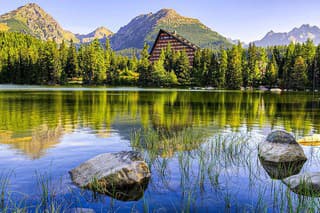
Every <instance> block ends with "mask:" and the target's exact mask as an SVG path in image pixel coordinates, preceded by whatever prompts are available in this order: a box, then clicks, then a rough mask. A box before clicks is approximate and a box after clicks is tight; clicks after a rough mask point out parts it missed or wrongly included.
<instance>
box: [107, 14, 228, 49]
mask: <svg viewBox="0 0 320 213" xmlns="http://www.w3.org/2000/svg"><path fill="white" fill-rule="evenodd" d="M160 29H164V30H167V31H176V32H177V33H179V34H180V35H182V36H183V37H185V38H186V39H188V40H190V41H191V42H192V43H194V44H196V45H198V46H200V47H203V48H204V47H207V48H219V47H220V46H225V47H226V46H227V47H228V46H230V45H231V43H230V42H229V41H228V40H227V38H225V37H224V36H222V35H220V34H219V33H217V32H215V31H213V30H211V29H210V28H208V27H207V26H205V25H204V24H202V23H201V22H200V21H199V20H198V19H194V18H189V17H184V16H181V15H180V14H178V13H177V12H176V11H175V10H173V9H161V10H159V11H158V12H156V13H148V14H143V15H139V16H137V17H135V18H133V19H132V20H131V21H130V22H129V23H128V24H127V25H125V26H124V27H121V28H120V30H119V31H118V32H117V33H115V34H114V35H113V36H111V46H112V47H113V49H115V50H123V49H128V48H134V49H142V47H143V45H144V43H145V42H146V43H148V44H149V45H150V46H151V45H152V44H153V42H154V40H155V38H156V36H157V34H158V32H159V30H160Z"/></svg>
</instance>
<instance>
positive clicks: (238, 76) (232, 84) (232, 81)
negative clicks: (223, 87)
mask: <svg viewBox="0 0 320 213" xmlns="http://www.w3.org/2000/svg"><path fill="white" fill-rule="evenodd" d="M228 57H229V58H228V70H227V73H226V76H227V87H228V89H240V87H241V86H242V47H241V45H240V44H239V45H238V46H233V47H232V49H231V50H230V53H229V55H228Z"/></svg>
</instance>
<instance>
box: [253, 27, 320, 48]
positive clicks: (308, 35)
mask: <svg viewBox="0 0 320 213" xmlns="http://www.w3.org/2000/svg"><path fill="white" fill-rule="evenodd" d="M308 39H311V40H313V41H314V43H315V44H320V28H319V27H317V26H310V25H309V24H304V25H302V26H301V27H299V28H294V29H293V30H291V31H290V32H283V33H275V32H274V31H270V32H268V33H267V34H266V35H265V36H264V37H263V38H262V39H261V40H258V41H254V43H255V44H256V45H257V46H262V47H266V46H275V45H288V44H290V43H291V42H294V43H304V42H306V41H307V40H308Z"/></svg>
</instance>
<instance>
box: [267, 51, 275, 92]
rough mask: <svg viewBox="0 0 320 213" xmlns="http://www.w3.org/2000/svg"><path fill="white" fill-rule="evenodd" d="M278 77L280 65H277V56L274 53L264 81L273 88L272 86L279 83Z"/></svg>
mask: <svg viewBox="0 0 320 213" xmlns="http://www.w3.org/2000/svg"><path fill="white" fill-rule="evenodd" d="M277 77H278V65H277V61H276V59H275V56H274V55H272V58H271V59H270V61H269V63H268V66H267V70H266V73H265V76H264V83H265V84H266V85H267V86H268V87H269V88H272V86H275V85H276V83H277Z"/></svg>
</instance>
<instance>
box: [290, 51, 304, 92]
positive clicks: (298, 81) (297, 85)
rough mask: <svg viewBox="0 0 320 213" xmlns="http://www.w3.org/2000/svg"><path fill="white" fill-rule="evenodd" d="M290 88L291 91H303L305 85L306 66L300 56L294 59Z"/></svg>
mask: <svg viewBox="0 0 320 213" xmlns="http://www.w3.org/2000/svg"><path fill="white" fill-rule="evenodd" d="M291 80H292V84H291V86H292V88H293V89H304V88H305V86H306V83H307V64H306V63H305V61H304V59H303V58H302V56H298V57H297V58H296V59H295V62H294V65H293V70H292V75H291Z"/></svg>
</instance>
